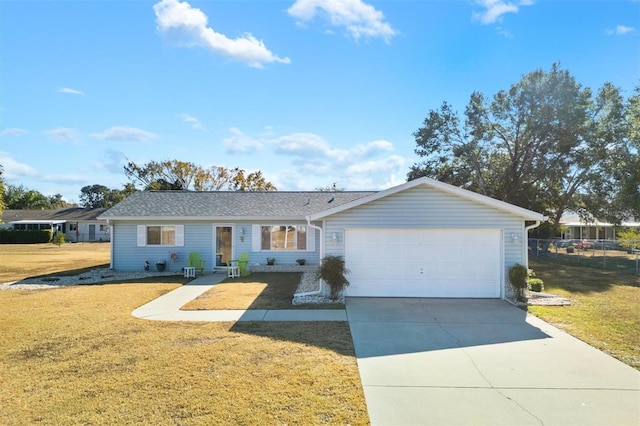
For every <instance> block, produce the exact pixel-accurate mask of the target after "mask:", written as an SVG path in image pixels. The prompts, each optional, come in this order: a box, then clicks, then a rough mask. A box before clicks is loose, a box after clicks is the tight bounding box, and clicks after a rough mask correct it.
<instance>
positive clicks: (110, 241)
mask: <svg viewBox="0 0 640 426" xmlns="http://www.w3.org/2000/svg"><path fill="white" fill-rule="evenodd" d="M107 225H108V226H109V257H110V259H109V269H111V270H112V271H113V226H112V225H111V222H109V219H107ZM76 229H77V228H76Z"/></svg>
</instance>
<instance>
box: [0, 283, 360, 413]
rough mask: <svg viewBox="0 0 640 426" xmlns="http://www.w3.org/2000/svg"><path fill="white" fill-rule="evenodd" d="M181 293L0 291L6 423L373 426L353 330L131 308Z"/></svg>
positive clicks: (135, 288)
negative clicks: (183, 317)
mask: <svg viewBox="0 0 640 426" xmlns="http://www.w3.org/2000/svg"><path fill="white" fill-rule="evenodd" d="M176 287H177V284H162V283H158V284H134V283H132V284H117V285H101V286H74V287H63V288H58V289H53V290H40V291H23V290H7V291H2V292H0V305H1V306H3V309H2V310H0V332H1V333H2V337H3V338H2V339H0V357H1V359H2V362H1V363H0V377H2V386H0V404H1V405H2V410H0V424H11V425H30V424H34V423H44V424H68V425H75V424H125V423H126V424H158V425H164V424H171V425H174V424H179V425H200V424H203V425H209V424H354V425H355V424H367V423H368V418H367V414H366V407H365V403H364V397H363V393H362V388H361V385H360V379H359V375H358V369H357V366H356V361H355V357H354V351H353V346H352V343H351V337H350V333H349V328H348V324H346V323H342V322H335V323H269V322H265V323H262V322H260V323H258V322H256V323H237V324H233V323H192V322H155V321H146V320H141V319H136V318H133V317H132V316H131V311H132V310H133V309H135V308H136V307H138V306H141V305H143V304H144V303H146V302H148V301H150V300H152V299H154V298H156V297H158V296H160V295H161V294H164V293H166V292H168V291H170V290H172V289H174V288H176Z"/></svg>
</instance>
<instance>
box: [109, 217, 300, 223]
mask: <svg viewBox="0 0 640 426" xmlns="http://www.w3.org/2000/svg"><path fill="white" fill-rule="evenodd" d="M101 219H106V220H108V221H110V222H113V221H137V222H139V221H153V222H161V221H165V222H167V221H184V222H194V221H199V222H267V221H268V222H273V221H306V219H305V216H277V217H265V216H111V217H101Z"/></svg>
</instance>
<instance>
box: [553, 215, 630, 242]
mask: <svg viewBox="0 0 640 426" xmlns="http://www.w3.org/2000/svg"><path fill="white" fill-rule="evenodd" d="M560 224H561V225H564V227H565V229H564V231H563V232H562V238H564V239H568V240H572V239H575V240H612V241H615V240H617V236H616V232H617V231H618V230H620V229H625V228H636V229H638V228H640V222H634V221H630V220H629V221H624V222H622V223H621V224H620V225H619V226H616V225H613V224H611V223H607V222H600V221H597V220H595V221H585V220H584V219H582V218H580V217H579V216H577V215H576V216H570V215H566V216H563V217H562V218H561V219H560Z"/></svg>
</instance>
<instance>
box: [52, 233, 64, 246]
mask: <svg viewBox="0 0 640 426" xmlns="http://www.w3.org/2000/svg"><path fill="white" fill-rule="evenodd" d="M51 242H52V243H53V244H57V245H58V247H60V246H61V245H63V244H64V243H66V242H67V240H66V236H65V235H64V233H62V232H58V233H57V234H56V236H55V237H53V240H51Z"/></svg>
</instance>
